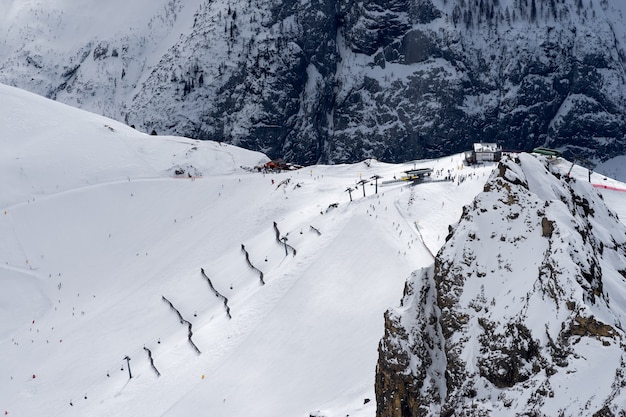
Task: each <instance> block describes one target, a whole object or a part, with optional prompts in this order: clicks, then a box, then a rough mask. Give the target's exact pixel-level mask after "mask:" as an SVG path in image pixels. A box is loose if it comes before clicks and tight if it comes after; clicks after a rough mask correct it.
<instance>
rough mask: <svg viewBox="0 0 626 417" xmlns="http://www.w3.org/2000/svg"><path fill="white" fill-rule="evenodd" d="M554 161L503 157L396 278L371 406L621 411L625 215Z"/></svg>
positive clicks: (410, 411) (482, 411)
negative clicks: (439, 239) (415, 266)
mask: <svg viewBox="0 0 626 417" xmlns="http://www.w3.org/2000/svg"><path fill="white" fill-rule="evenodd" d="M553 163H554V162H553V161H549V160H546V159H543V158H541V157H540V158H536V157H533V156H531V155H528V154H521V155H519V159H516V160H513V159H509V160H508V161H506V162H505V163H502V164H501V165H500V166H499V168H498V170H496V171H495V172H494V173H493V174H492V176H491V178H490V179H489V181H488V182H487V183H486V184H485V188H484V191H483V192H481V193H480V194H478V195H477V197H476V199H475V200H474V201H473V202H472V204H470V205H468V206H466V207H465V209H464V210H463V215H462V217H461V220H460V221H459V223H458V224H457V225H456V226H454V227H453V228H451V231H450V234H449V236H448V237H447V238H446V240H447V242H446V244H445V245H444V246H443V247H442V249H441V251H440V252H439V253H438V254H437V259H436V261H435V263H434V266H433V267H431V268H427V269H425V270H422V271H421V272H419V273H415V274H414V275H413V277H412V279H410V280H409V281H408V282H407V287H406V289H405V296H404V298H403V300H402V305H401V306H400V307H399V308H396V309H393V310H390V311H389V312H388V313H387V314H386V333H385V337H384V338H383V340H382V342H381V345H380V359H379V364H378V373H377V385H376V389H377V399H378V403H379V408H378V412H377V416H418V415H420V416H421V415H439V414H440V413H441V414H442V415H466V414H471V415H481V416H510V415H513V414H515V415H542V416H543V415H545V416H557V415H565V416H591V415H594V416H597V415H621V414H622V413H623V411H624V409H625V407H626V392H624V386H625V384H626V382H625V375H624V371H623V369H624V364H625V363H626V357H625V356H624V338H625V335H624V329H623V327H622V323H623V322H624V320H625V319H626V310H625V308H626V279H625V271H626V228H625V227H624V225H623V224H622V223H621V222H620V221H619V219H618V217H617V216H616V214H615V212H614V211H613V210H612V209H610V208H609V207H607V205H606V204H605V203H604V201H603V200H602V198H601V196H600V194H598V192H597V191H596V190H595V189H594V188H593V187H591V186H590V185H589V183H587V182H586V181H582V180H578V181H577V180H575V179H573V178H570V177H567V176H565V175H563V173H564V171H563V170H562V167H560V166H559V164H557V166H553ZM561 165H562V164H561Z"/></svg>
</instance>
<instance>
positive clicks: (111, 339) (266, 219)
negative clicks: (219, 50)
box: [0, 85, 626, 417]
mask: <svg viewBox="0 0 626 417" xmlns="http://www.w3.org/2000/svg"><path fill="white" fill-rule="evenodd" d="M0 97H1V99H0V147H1V149H2V152H0V190H2V193H0V236H2V239H0V287H1V288H2V291H0V355H1V356H2V357H3V358H4V359H3V360H2V361H0V413H4V412H7V413H8V414H7V415H10V416H30V417H37V416H112V415H116V416H150V417H154V416H181V415H198V414H202V415H211V416H229V417H236V416H242V417H243V416H245V417H249V416H251V415H254V416H268V417H270V416H272V417H276V416H278V417H280V416H285V417H287V416H289V417H291V416H308V415H310V414H318V415H323V416H328V417H330V416H345V415H350V416H357V417H359V416H361V417H365V416H368V417H371V416H374V415H375V407H376V406H375V398H374V375H375V367H376V361H377V358H378V352H377V348H378V343H379V340H380V338H381V337H382V335H383V324H384V323H383V313H384V312H385V310H387V309H388V308H390V307H393V306H396V305H398V303H399V301H400V298H401V296H402V289H403V286H404V282H405V280H406V279H407V278H408V277H410V276H411V274H412V273H413V272H414V271H416V270H419V269H421V268H425V267H429V266H430V265H432V263H433V254H435V253H437V251H438V250H439V249H440V248H441V246H442V245H443V243H444V239H445V236H446V235H447V233H448V225H450V224H455V223H456V222H457V221H458V219H459V217H460V215H461V211H462V207H463V206H464V205H465V204H469V203H470V202H471V201H472V200H473V199H474V197H475V196H476V195H477V194H478V193H479V192H480V191H482V189H483V186H484V183H485V181H486V180H487V178H488V177H489V175H490V173H491V172H492V170H493V168H494V165H493V164H487V165H483V166H478V167H474V168H468V167H464V166H463V164H462V156H461V155H453V156H449V157H446V158H441V159H438V160H429V161H416V162H410V163H406V164H397V165H391V164H383V163H380V162H377V161H375V160H368V161H363V162H361V163H357V164H352V165H336V166H319V165H318V166H311V167H306V168H303V169H300V170H297V171H289V172H281V173H262V172H256V171H254V170H249V169H246V168H250V167H254V166H256V165H258V164H262V163H264V162H265V161H267V157H266V156H265V155H263V154H260V153H256V152H251V151H246V150H243V149H240V148H237V147H233V146H227V145H223V144H219V143H214V142H200V141H195V140H191V139H187V138H179V137H163V136H147V135H145V134H142V133H140V132H137V131H135V130H133V129H131V128H129V127H127V126H125V125H123V124H120V123H117V122H115V121H112V120H110V119H106V118H104V117H101V116H96V115H93V114H90V113H86V112H84V111H81V110H77V109H74V108H70V107H67V106H65V105H62V104H60V103H57V102H52V101H49V100H46V99H44V98H41V97H39V96H35V95H33V94H30V93H27V92H24V91H21V90H18V89H15V88H12V87H7V86H1V85H0ZM561 163H562V166H563V170H564V171H566V170H568V169H569V165H570V164H568V163H567V162H566V161H562V162H561ZM411 168H433V170H434V172H433V179H435V180H439V179H443V178H444V177H446V176H448V175H450V176H452V178H453V181H441V182H429V183H424V184H419V185H417V186H414V187H409V186H408V185H407V183H406V182H395V183H391V184H382V182H383V181H391V180H393V178H394V177H396V178H399V177H400V176H401V175H402V174H403V171H404V170H407V169H411ZM176 170H178V171H179V172H183V173H182V174H180V175H177V174H176V173H175V171H176ZM572 174H573V175H577V176H579V177H581V178H584V179H586V178H587V172H586V171H585V170H582V169H579V168H578V167H577V168H576V169H574V170H572ZM373 175H381V176H382V177H383V178H382V179H381V180H379V183H378V194H375V186H374V185H372V183H369V184H368V185H367V186H365V190H363V189H362V188H358V189H356V190H354V191H352V199H353V201H350V196H349V193H348V192H347V191H346V190H347V188H348V187H354V186H355V184H356V182H357V181H359V180H360V179H370V178H371V177H372V176H373ZM604 181H605V182H607V181H611V183H612V184H613V185H615V186H616V187H623V188H624V189H626V186H625V185H624V184H621V183H618V182H616V181H612V180H610V179H605V180H604ZM364 193H365V196H364ZM603 193H604V194H605V198H606V201H607V203H608V204H609V205H610V206H611V207H612V208H613V209H614V210H616V211H617V212H618V213H619V214H620V215H622V218H626V217H624V215H626V209H625V207H626V204H625V200H624V198H625V197H626V194H624V193H622V192H619V191H611V190H603ZM622 213H624V214H622ZM274 222H275V224H276V227H277V228H278V230H279V234H280V236H279V237H281V238H282V237H286V238H287V240H286V242H287V243H288V244H289V245H290V246H291V247H292V248H295V253H294V251H293V250H292V249H290V248H287V254H286V248H285V246H283V244H281V243H279V242H278V241H277V240H276V237H277V236H276V229H275V227H274ZM318 231H319V233H318ZM242 245H244V246H243V247H245V250H246V251H247V252H248V254H249V259H250V262H251V263H252V264H253V265H254V266H255V267H256V268H258V269H259V270H261V271H262V272H263V277H262V278H263V279H262V281H263V282H264V284H262V282H261V279H260V277H259V273H258V272H257V271H255V270H253V269H251V268H250V267H249V266H248V264H247V263H246V258H245V254H244V252H243V250H242ZM201 269H203V270H204V272H205V273H206V275H207V276H208V277H209V278H210V279H211V284H212V285H213V287H214V288H215V289H216V290H217V291H218V292H219V293H220V294H221V295H222V296H224V297H226V298H227V300H228V307H229V309H230V314H231V317H232V318H230V319H229V318H228V316H227V313H226V310H225V306H224V304H223V301H222V298H220V297H217V296H216V295H215V294H214V293H213V292H212V290H211V288H210V286H209V283H208V282H207V280H206V279H205V278H204V277H203V275H202V273H201ZM163 297H165V298H166V299H167V300H169V301H171V303H172V304H173V305H174V306H175V307H176V308H177V309H178V310H179V312H180V314H181V315H182V317H183V318H184V319H185V320H188V321H189V322H190V323H192V326H193V336H192V338H191V340H192V341H193V343H194V344H195V346H197V348H198V350H199V351H200V353H199V354H198V353H197V352H196V351H195V350H194V348H193V346H192V344H191V343H190V342H189V340H188V339H187V336H188V332H187V326H186V325H184V324H183V323H182V322H181V321H180V320H179V318H178V316H177V314H176V312H175V311H173V310H172V309H171V308H170V307H169V305H168V304H167V303H166V301H165V300H164V298H163ZM622 301H623V302H622V303H620V305H622V308H624V306H626V300H622ZM614 302H616V303H617V302H619V300H615V299H614ZM538 311H539V310H538ZM144 348H146V349H149V350H150V351H151V353H152V357H153V359H154V365H155V367H156V368H157V369H158V371H159V372H160V376H157V374H156V372H155V371H154V370H153V369H152V368H151V366H150V363H149V360H148V351H147V350H145V349H144ZM126 356H128V357H129V358H130V362H129V363H130V368H131V369H130V370H131V372H132V376H133V377H132V378H129V374H128V369H127V364H126V361H125V360H124V358H125V357H126ZM593 372H598V371H597V370H596V371H593ZM593 372H592V370H591V369H589V372H588V373H586V374H585V375H587V374H588V375H589V377H590V378H591V377H593ZM567 378H569V377H567ZM567 378H566V379H567ZM563 383H567V381H566V380H564V381H563ZM365 399H369V400H370V401H369V402H366V401H365Z"/></svg>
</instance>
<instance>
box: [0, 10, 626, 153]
mask: <svg viewBox="0 0 626 417" xmlns="http://www.w3.org/2000/svg"><path fill="white" fill-rule="evenodd" d="M13 3H15V4H13ZM5 4H7V2H5ZM8 4H10V5H11V6H10V7H9V6H7V7H9V9H10V10H11V11H12V13H10V14H8V15H7V16H9V17H8V18H6V21H5V22H4V24H3V25H2V26H0V29H1V30H2V32H3V34H4V35H6V36H4V39H5V40H4V41H3V43H2V45H0V69H1V72H0V74H1V75H0V81H2V82H5V83H8V84H12V85H16V86H19V87H22V88H26V89H29V90H33V91H35V92H38V93H40V94H43V95H47V96H49V97H53V98H56V99H58V100H60V101H63V102H67V103H69V104H72V105H78V106H80V107H83V108H86V109H88V110H92V111H96V112H99V113H103V114H106V115H107V116H112V117H115V118H117V119H121V120H125V121H126V122H127V123H128V124H132V125H135V126H136V127H137V128H138V129H141V130H145V131H147V132H150V131H152V130H155V131H156V132H157V133H174V134H181V135H186V136H191V137H196V138H204V139H213V140H218V141H226V142H230V143H233V144H237V145H241V146H245V147H248V148H252V149H256V150H261V151H264V152H266V153H268V154H269V155H270V156H272V157H277V156H283V157H285V158H287V159H289V160H292V161H296V162H301V163H315V162H331V163H339V162H347V161H356V160H362V159H365V158H368V157H376V158H378V159H381V160H387V161H402V160H409V159H413V158H423V157H431V156H436V155H441V154H448V153H451V152H455V151H460V150H465V149H467V148H468V147H469V146H470V145H471V143H472V142H475V141H498V142H500V143H501V144H502V145H503V146H504V147H505V148H510V149H520V150H521V149H530V148H532V147H534V146H537V145H545V146H550V147H557V148H561V149H563V150H565V151H566V155H568V156H570V158H572V159H573V158H577V159H579V160H583V159H584V160H589V162H593V161H599V160H606V159H608V158H611V157H612V156H616V155H621V154H623V149H624V134H625V132H626V123H625V122H624V115H625V114H626V88H625V87H624V84H625V82H624V81H625V77H626V72H625V70H624V63H625V59H626V54H625V52H624V51H625V48H624V45H626V37H625V34H624V30H623V29H622V26H623V21H624V20H623V19H624V18H623V16H622V15H621V9H623V8H624V6H623V4H621V2H619V1H618V0H598V1H596V2H587V1H583V0H469V1H468V0H391V1H381V0H366V1H359V2H356V1H353V0H341V1H330V0H320V1H305V2H299V1H298V2H296V1H294V0H233V1H230V2H215V1H212V0H206V1H205V0H194V1H191V2H181V1H179V0H161V1H160V2H151V3H150V4H149V7H148V4H146V5H145V6H146V7H145V9H146V10H143V11H142V12H141V13H136V14H137V18H136V19H132V20H131V21H130V22H126V20H130V19H129V18H126V19H124V21H122V22H120V23H119V24H117V25H116V21H117V20H116V19H111V18H110V16H109V15H108V14H106V13H102V14H96V16H97V17H96V19H100V20H102V22H106V23H107V24H108V25H109V26H108V27H111V26H112V27H113V29H109V30H108V31H107V30H102V31H96V30H95V29H94V30H93V31H92V32H89V30H90V26H89V25H87V24H83V25H82V26H83V30H84V31H86V33H85V35H84V36H80V37H76V36H75V34H74V36H73V37H72V35H71V30H72V28H73V27H74V24H75V23H76V22H75V20H76V19H83V16H82V15H80V14H77V13H76V11H74V10H71V9H70V6H67V5H62V4H61V3H58V4H57V3H56V2H47V3H46V4H39V5H35V6H33V5H31V4H25V5H24V4H20V3H17V2H8ZM94 7H96V8H97V7H103V6H95V5H94ZM124 7H126V8H127V9H128V7H129V6H122V5H120V10H125V9H124ZM105 19H108V20H105ZM105 26H106V25H105ZM50 34H52V36H51V35H50ZM44 37H45V38H46V39H49V41H48V42H42V38H44ZM66 38H71V39H69V40H68V39H66Z"/></svg>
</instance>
